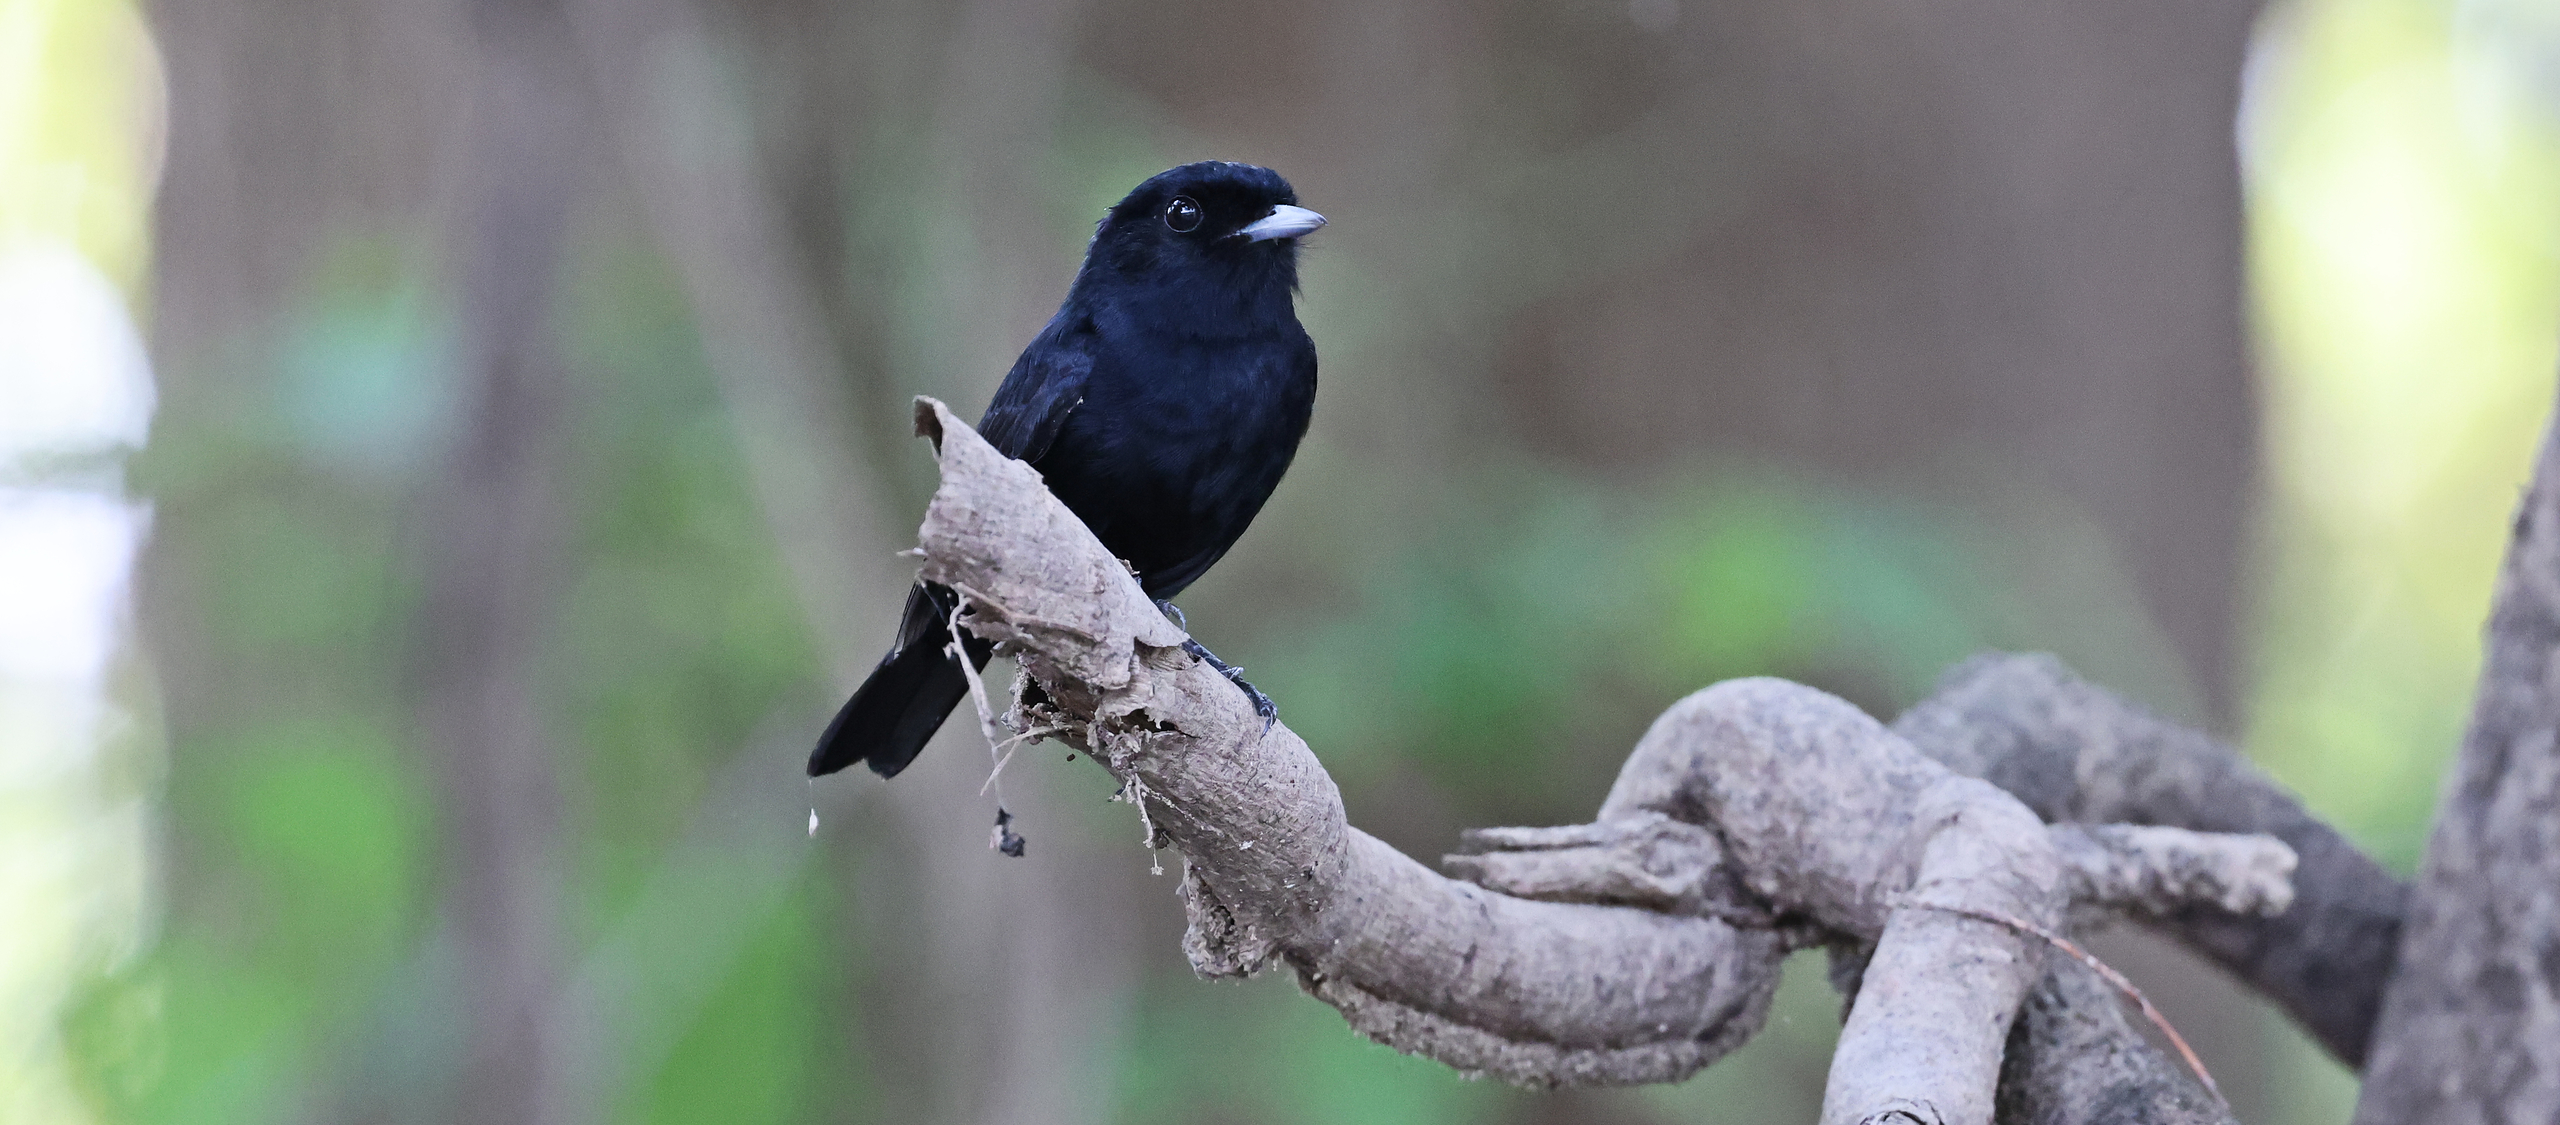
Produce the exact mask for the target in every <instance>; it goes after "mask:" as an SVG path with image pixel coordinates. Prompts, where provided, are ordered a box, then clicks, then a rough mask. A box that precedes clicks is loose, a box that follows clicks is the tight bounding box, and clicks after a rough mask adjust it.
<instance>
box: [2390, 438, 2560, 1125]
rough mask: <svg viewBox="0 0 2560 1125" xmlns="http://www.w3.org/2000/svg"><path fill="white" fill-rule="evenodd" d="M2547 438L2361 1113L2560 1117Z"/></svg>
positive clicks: (2558, 668) (2556, 709)
mask: <svg viewBox="0 0 2560 1125" xmlns="http://www.w3.org/2000/svg"><path fill="white" fill-rule="evenodd" d="M2553 438H2554V435H2546V436H2545V437H2544V438H2543V444H2542V450H2541V454H2540V460H2539V461H2538V463H2537V464H2536V465H2535V467H2534V480H2533V486H2532V488H2531V489H2530V490H2529V491H2528V492H2527V493H2526V494H2525V497H2524V501H2523V503H2522V505H2521V506H2520V507H2519V509H2518V511H2517V512H2516V521H2515V530H2514V535H2513V538H2512V539H2511V540H2510V541H2509V543H2508V546H2507V559H2506V564H2505V566H2504V567H2503V568H2502V569H2501V570H2500V571H2499V573H2498V587H2497V595H2496V599H2495V601H2494V602H2493V604H2492V606H2491V608H2490V612H2489V638H2488V659H2487V661H2486V663H2485V665H2484V666H2483V667H2482V668H2481V671H2480V688H2479V694H2478V696H2477V697H2476V698H2475V699H2474V700H2473V703H2472V711H2471V729H2470V731H2469V732H2468V734H2466V735H2465V737H2464V738H2463V743H2462V757H2461V760H2460V761H2459V762H2458V763H2457V764H2456V765H2455V767H2454V772H2453V775H2452V777H2451V778H2450V779H2449V780H2448V782H2447V784H2446V786H2445V791H2444V797H2443V800H2442V802H2441V804H2440V806H2439V807H2438V809H2437V811H2436V824H2435V832H2434V835H2433V836H2431V837H2430V838H2429V839H2428V842H2427V858H2426V863H2425V866H2424V867H2423V868H2422V869H2421V870H2420V872H2419V876H2418V886H2417V889H2416V893H2415V896H2414V898H2413V901H2412V903H2411V907H2410V911H2409V919H2408V932H2407V936H2406V938H2405V939H2404V940H2403V942H2402V944H2401V947H2400V948H2401V956H2400V960H2399V966H2398V968H2397V970H2396V971H2395V972H2393V974H2392V976H2391V980H2390V984H2389V987H2388V990H2387V991H2386V992H2385V995H2384V1003H2383V1009H2382V1017H2381V1021H2380V1023H2379V1025H2378V1026H2377V1027H2376V1028H2375V1035H2374V1043H2375V1044H2376V1046H2375V1050H2374V1052H2373V1061H2372V1064H2371V1066H2370V1067H2369V1068H2368V1069H2367V1071H2366V1074H2365V1084H2364V1091H2363V1096H2362V1098H2361V1099H2360V1100H2359V1101H2358V1103H2357V1106H2356V1120H2357V1121H2358V1122H2360V1123H2364V1125H2396V1123H2398V1122H2406V1121H2426V1122H2441V1123H2446V1125H2471V1123H2474V1122H2477V1123H2482V1125H2488V1123H2504V1122H2525V1121H2535V1122H2547V1121H2560V742H2555V739H2560V678H2555V676H2560V662H2555V661H2554V659H2553V657H2554V656H2555V654H2560V446H2556V445H2555V444H2554V440H2553Z"/></svg>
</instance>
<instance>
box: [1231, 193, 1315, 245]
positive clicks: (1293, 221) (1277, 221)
mask: <svg viewBox="0 0 2560 1125" xmlns="http://www.w3.org/2000/svg"><path fill="white" fill-rule="evenodd" d="M1323 225H1324V216H1322V215H1319V214H1316V213H1315V212H1313V211H1309V210H1307V209H1306V208H1304V207H1291V206H1289V205H1288V204H1286V203H1283V204H1281V205H1279V206H1277V207H1274V208H1272V209H1271V213H1270V214H1268V215H1264V216H1263V217H1261V218H1259V219H1256V220H1254V221H1253V222H1251V223H1249V224H1247V225H1246V226H1245V228H1244V229H1243V230H1239V231H1237V232H1236V236H1237V237H1239V238H1242V239H1244V240H1245V241H1247V242H1268V241H1270V240H1271V239H1274V238H1296V237H1298V236H1299V235H1302V234H1308V233H1311V232H1313V231H1314V230H1315V229H1316V228H1317V227H1320V226H1323Z"/></svg>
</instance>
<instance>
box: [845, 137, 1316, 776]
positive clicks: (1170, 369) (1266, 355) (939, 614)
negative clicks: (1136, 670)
mask: <svg viewBox="0 0 2560 1125" xmlns="http://www.w3.org/2000/svg"><path fill="white" fill-rule="evenodd" d="M1297 204H1298V195H1297V192H1295V191H1294V190H1292V189H1291V188H1290V187H1289V182H1288V181H1287V180H1284V179H1281V178H1280V176H1279V174H1278V173H1275V172H1273V171H1271V170H1270V169H1268V168H1257V167H1254V166H1253V165H1250V164H1231V163H1225V162H1220V161H1210V162H1204V163H1199V164H1185V165H1183V166H1181V167H1179V168H1174V169H1171V170H1169V171H1166V172H1163V173H1161V174H1159V175H1157V176H1155V177H1154V178H1152V179H1149V180H1148V181H1147V182H1145V183H1143V184H1139V185H1138V187H1137V189H1136V190H1134V191H1131V192H1130V193H1129V195H1128V197H1127V198H1124V199H1122V200H1121V201H1120V202H1119V203H1118V204H1116V205H1114V206H1113V207H1112V208H1111V210H1110V212H1109V213H1108V214H1105V215H1104V216H1103V217H1102V221H1101V223H1100V224H1098V225H1097V226H1096V227H1095V228H1094V235H1093V242H1092V244H1091V245H1089V246H1088V247H1087V248H1086V249H1085V255H1084V267H1083V268H1082V269H1081V270H1078V271H1077V273H1076V279H1075V283H1074V284H1073V285H1071V286H1069V287H1068V289H1067V299H1066V302H1065V303H1064V304H1061V305H1060V306H1058V314H1057V315H1056V316H1054V317H1051V318H1050V319H1049V325H1048V327H1046V328H1044V329H1042V330H1041V332H1040V335H1039V336H1038V337H1036V338H1034V339H1033V340H1032V341H1031V346H1030V347H1028V348H1025V349H1023V352H1022V358H1020V359H1017V360H1015V361H1014V363H1013V370H1012V371H1010V372H1008V373H1007V374H1006V375H1005V377H1004V383H1003V385H1001V386H999V387H997V388H996V395H995V400H994V401H993V402H991V403H989V404H988V405H987V413H986V417H984V418H982V419H980V420H979V422H978V432H979V433H981V434H983V435H985V437H986V439H987V441H988V442H989V443H990V444H992V445H994V446H995V447H996V449H997V450H999V451H1001V452H1003V453H1004V454H1005V455H1007V456H1010V457H1016V458H1019V459H1021V460H1024V461H1028V462H1030V463H1031V467H1033V468H1035V469H1038V470H1039V471H1040V475H1041V476H1042V477H1043V478H1045V479H1046V480H1047V481H1048V484H1049V491H1051V492H1052V493H1055V494H1056V495H1057V497H1058V499H1059V500H1061V501H1064V502H1065V503H1066V505H1067V507H1068V508H1069V509H1070V510H1072V511H1074V512H1075V514H1076V515H1077V517H1079V518H1081V519H1083V520H1084V522H1085V526H1086V527H1089V528H1092V529H1093V533H1094V535H1095V537H1097V538H1099V539H1101V540H1102V545H1103V546H1105V547H1108V548H1110V549H1111V553H1112V554H1114V555H1117V556H1119V557H1120V558H1122V559H1125V560H1127V561H1128V562H1129V564H1130V566H1131V567H1133V568H1135V569H1136V571H1137V574H1138V584H1139V585H1140V586H1141V587H1143V588H1144V589H1145V590H1146V592H1147V596H1148V597H1151V598H1154V599H1156V602H1157V604H1158V605H1160V606H1162V607H1163V608H1164V609H1165V610H1166V612H1167V613H1169V614H1172V615H1173V616H1174V617H1175V618H1176V619H1177V620H1179V619H1180V616H1181V615H1180V613H1179V611H1176V610H1174V609H1173V608H1172V603H1171V601H1170V599H1171V598H1172V597H1173V596H1174V595H1175V594H1178V593H1181V592H1182V590H1183V588H1184V587H1187V586H1189V585H1191V583H1192V582H1193V581H1194V580H1196V579H1198V578H1199V577H1200V575H1201V574H1202V572H1204V571H1207V570H1208V569H1209V567H1210V565H1211V564H1213V563H1215V562H1217V561H1218V558H1219V556H1221V555H1224V554H1226V553H1227V548H1228V547H1231V546H1233V545H1234V544H1235V541H1236V537H1237V536H1239V535H1242V534H1244V529H1245V525H1247V524H1250V523H1252V522H1253V517H1254V514H1255V513H1256V512H1259V511H1261V510H1262V502H1263V501H1264V500H1266V499H1269V498H1270V496H1271V490H1272V489H1273V488H1274V487H1276V486H1277V485H1278V484H1279V483H1280V476H1281V474H1282V473H1285V472H1287V471H1288V468H1289V461H1290V459H1291V458H1292V457H1293V456H1295V455H1296V454H1297V451H1298V439H1299V438H1300V437H1302V436H1304V435H1305V434H1306V432H1307V419H1308V417H1309V415H1310V414H1312V413H1313V411H1314V407H1315V396H1316V347H1315V342H1314V341H1312V340H1309V339H1308V338H1307V332H1306V329H1304V328H1301V327H1299V326H1298V314H1297V309H1296V306H1295V304H1294V302H1293V297H1294V296H1295V295H1296V293H1297V288H1298V239H1299V238H1300V237H1301V236H1303V235H1305V234H1307V233H1309V232H1311V231H1313V230H1315V229H1316V228H1317V227H1320V226H1323V225H1324V216H1322V215H1319V214H1316V213H1315V212H1313V211H1310V210H1307V209H1306V208H1303V207H1300V206H1298V205H1297ZM957 604H958V599H957V596H956V595H955V594H954V593H953V592H952V591H951V590H950V589H949V588H947V587H943V586H937V585H934V584H931V583H924V582H919V583H917V584H916V586H915V588H914V589H912V590H910V591H908V593H907V609H906V614H905V617H904V618H903V619H902V620H901V621H900V622H899V625H898V640H897V643H896V644H895V645H894V646H892V647H891V648H890V649H889V654H888V655H887V656H885V657H882V658H881V660H880V666H879V667H878V668H875V669H873V670H872V672H871V678H869V679H867V680H864V681H863V683H862V686H861V687H860V688H859V689H856V690H855V691H854V693H853V698H852V699H850V700H848V701H846V703H845V705H844V709H843V710H842V711H839V712H837V713H836V717H835V721H834V722H832V723H829V724H827V730H826V733H825V734H823V735H820V736H819V737H818V747H817V749H816V750H815V751H813V752H811V754H810V755H809V775H810V776H811V777H817V776H820V775H823V774H830V773H834V772H835V771H837V770H840V769H843V768H845V767H846V766H849V765H852V764H853V763H855V762H865V763H868V764H869V765H870V766H871V770H872V772H874V773H877V774H879V775H880V776H882V777H895V776H897V773H898V771H899V770H902V769H905V768H907V763H908V762H911V761H913V760H915V756H916V752H917V751H919V750H922V749H923V748H924V744H925V741H926V740H927V739H930V738H932V737H933V732H934V731H936V730H938V729H940V728H941V726H942V721H943V719H944V718H946V717H948V716H949V715H950V714H951V709H952V708H953V707H955V706H957V705H958V704H959V702H960V700H961V698H962V697H964V696H966V695H967V694H968V691H969V687H968V681H967V680H966V679H965V678H964V677H963V676H962V673H961V671H960V665H959V662H958V661H956V660H954V659H952V658H951V655H950V651H949V646H950V643H951V634H950V632H949V624H948V622H949V620H950V617H951V612H952V610H953V608H954V607H955V606H957ZM962 645H963V647H964V648H965V649H966V651H967V652H968V655H969V660H970V662H971V663H972V664H975V665H977V666H978V667H982V668H983V667H985V666H986V663H987V657H988V655H989V654H990V651H991V650H990V648H989V646H988V645H987V643H986V642H984V641H980V640H978V639H977V638H975V637H964V638H963V640H962ZM1191 652H1192V653H1193V654H1194V655H1196V656H1198V657H1200V658H1202V659H1204V660H1207V661H1209V662H1210V664H1211V665H1213V666H1215V667H1216V668H1217V669H1218V670H1219V671H1221V672H1225V673H1226V674H1227V676H1228V678H1229V679H1232V680H1234V681H1235V682H1236V686H1238V687H1240V688H1242V689H1244V692H1245V694H1246V695H1247V697H1249V698H1251V699H1252V700H1253V703H1254V708H1255V710H1257V711H1259V712H1260V713H1261V714H1262V716H1263V719H1264V721H1265V723H1266V724H1267V723H1268V722H1269V720H1270V718H1271V716H1272V714H1273V713H1274V712H1273V708H1272V705H1271V701H1270V700H1269V699H1268V698H1266V697H1264V696H1263V694H1262V693H1261V692H1259V691H1255V690H1254V689H1253V686H1252V685H1251V684H1248V683H1246V682H1245V681H1244V678H1243V677H1242V676H1240V675H1238V674H1237V670H1236V669H1233V668H1230V667H1229V666H1227V665H1226V664H1225V663H1223V662H1221V661H1219V660H1218V658H1217V657H1215V656H1213V655H1210V653H1209V651H1208V650H1207V649H1205V648H1201V647H1199V646H1198V644H1197V643H1194V644H1193V645H1192V646H1191Z"/></svg>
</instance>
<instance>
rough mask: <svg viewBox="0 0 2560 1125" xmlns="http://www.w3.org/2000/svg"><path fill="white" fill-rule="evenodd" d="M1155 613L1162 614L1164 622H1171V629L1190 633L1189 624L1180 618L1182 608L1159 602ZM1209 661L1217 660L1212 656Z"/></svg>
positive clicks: (1205, 650)
mask: <svg viewBox="0 0 2560 1125" xmlns="http://www.w3.org/2000/svg"><path fill="white" fill-rule="evenodd" d="M1156 611H1157V612H1159V613H1162V614H1164V616H1165V620H1167V621H1171V622H1173V627H1174V628H1176V629H1180V630H1182V631H1183V632H1185V633H1188V632H1190V631H1191V623H1190V622H1189V621H1186V620H1183V617H1182V607H1181V606H1178V605H1175V604H1173V603H1172V602H1170V601H1160V602H1157V603H1156ZM1200 651H1202V652H1207V651H1209V650H1207V649H1205V648H1204V649H1201V650H1200ZM1209 659H1211V660H1216V659H1217V657H1214V656H1213V657H1210V658H1209Z"/></svg>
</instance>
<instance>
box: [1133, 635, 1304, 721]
mask: <svg viewBox="0 0 2560 1125" xmlns="http://www.w3.org/2000/svg"><path fill="white" fill-rule="evenodd" d="M1159 604H1162V605H1164V606H1166V607H1167V608H1171V606H1172V603H1170V602H1165V603H1159ZM1174 612H1176V613H1180V612H1181V611H1180V610H1175V611H1174ZM1182 651H1184V652H1187V653H1190V654H1191V655H1193V656H1196V657H1198V658H1200V659H1201V660H1202V661H1203V662H1205V663H1207V664H1208V665H1209V667H1211V668H1214V669H1217V671H1218V674H1219V675H1221V676H1225V677H1226V678H1227V682H1228V683H1231V684H1234V685H1236V687H1238V688H1239V689H1242V690H1243V692H1244V697H1245V698H1246V699H1247V700H1249V701H1251V702H1252V703H1253V713H1254V714H1256V715H1260V716H1262V733H1264V734H1269V733H1271V724H1273V723H1276V722H1279V721H1280V705H1279V704H1277V703H1274V702H1272V701H1271V697H1270V696H1267V695H1264V694H1262V689H1261V688H1257V687H1255V686H1253V683H1252V681H1249V680H1247V679H1245V678H1244V669H1242V668H1239V667H1236V666H1235V665H1233V664H1229V663H1227V662H1226V661H1224V660H1220V659H1218V654H1217V653H1214V652H1211V651H1209V650H1208V648H1207V647H1206V646H1203V645H1202V644H1201V643H1200V642H1198V641H1188V640H1187V641H1184V642H1182Z"/></svg>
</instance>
